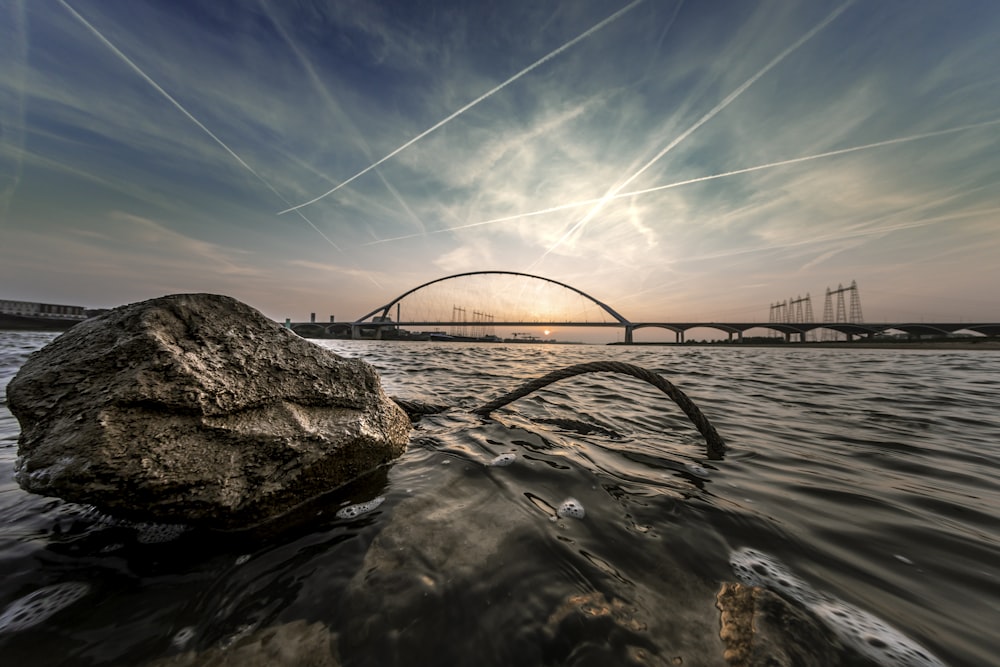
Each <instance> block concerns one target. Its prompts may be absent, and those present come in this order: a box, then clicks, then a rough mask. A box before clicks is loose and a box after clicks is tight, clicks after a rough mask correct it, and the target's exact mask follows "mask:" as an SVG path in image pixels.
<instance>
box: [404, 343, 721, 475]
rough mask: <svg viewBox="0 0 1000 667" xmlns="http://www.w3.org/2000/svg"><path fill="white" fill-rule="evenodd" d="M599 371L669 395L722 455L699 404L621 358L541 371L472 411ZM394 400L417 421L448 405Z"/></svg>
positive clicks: (711, 450)
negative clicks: (644, 383) (546, 371)
mask: <svg viewBox="0 0 1000 667" xmlns="http://www.w3.org/2000/svg"><path fill="white" fill-rule="evenodd" d="M598 372H612V373H624V374H625V375H631V376H632V377H634V378H638V379H640V380H645V381H646V382H648V383H649V384H651V385H653V386H654V387H656V388H657V389H659V390H660V391H662V392H663V393H664V394H666V395H667V396H669V397H670V398H671V399H672V400H673V401H674V403H676V404H677V405H678V406H679V407H680V409H681V410H683V411H684V414H685V415H687V417H688V419H690V420H691V423H692V424H694V426H695V428H697V429H698V432H699V433H701V435H702V437H704V438H705V444H706V447H705V451H706V454H707V456H708V458H709V459H712V460H716V461H718V460H721V459H722V457H723V455H724V454H725V452H726V442H725V441H724V440H723V439H722V436H720V435H719V433H718V431H716V430H715V427H714V426H712V423H711V422H710V421H708V417H706V416H705V414H704V413H703V412H702V411H701V410H700V409H699V408H698V406H697V405H695V404H694V401H692V400H691V399H690V398H688V396H687V394H685V393H684V392H683V391H681V390H680V389H678V388H677V387H675V386H674V385H673V384H671V382H670V381H669V380H667V379H665V378H663V377H662V376H660V375H658V374H656V373H654V372H652V371H649V370H646V369H645V368H642V367H641V366H635V365H634V364H627V363H624V362H620V361H591V362H589V363H585V364H575V365H573V366H567V367H566V368H563V369H560V370H558V371H553V372H552V373H549V374H547V375H543V376H542V377H540V378H538V379H535V380H531V381H530V382H527V383H525V384H523V385H521V386H520V387H518V388H517V389H515V390H514V391H512V392H510V393H507V394H504V395H503V396H501V397H500V398H497V399H495V400H492V401H490V402H489V403H487V404H486V405H484V406H482V407H479V408H476V409H475V410H473V411H472V413H473V414H477V415H482V416H484V417H488V416H489V414H490V413H491V412H493V411H494V410H496V409H497V408H501V407H503V406H505V405H507V404H508V403H513V402H514V401H516V400H517V399H519V398H523V397H525V396H527V395H528V394H530V393H532V392H533V391H537V390H538V389H541V388H542V387H545V386H547V385H550V384H552V383H553V382H558V381H559V380H565V379H566V378H571V377H574V376H576V375H583V374H584V373H598ZM393 401H395V402H396V404H397V405H399V407H401V408H402V409H403V410H404V411H405V412H406V414H407V415H409V417H410V419H411V420H412V421H417V420H418V419H420V417H422V416H423V415H432V414H436V413H438V412H444V411H445V410H447V409H448V406H443V405H433V404H430V403H423V402H420V401H408V400H403V399H398V398H394V399H393Z"/></svg>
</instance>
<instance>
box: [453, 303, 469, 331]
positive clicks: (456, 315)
mask: <svg viewBox="0 0 1000 667" xmlns="http://www.w3.org/2000/svg"><path fill="white" fill-rule="evenodd" d="M451 322H452V325H451V335H452V336H466V335H468V332H467V331H466V327H465V308H463V307H461V306H452V307H451Z"/></svg>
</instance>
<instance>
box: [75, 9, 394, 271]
mask: <svg viewBox="0 0 1000 667" xmlns="http://www.w3.org/2000/svg"><path fill="white" fill-rule="evenodd" d="M58 2H59V4H60V5H62V6H63V7H65V8H66V11H68V12H69V13H70V14H72V15H73V18H75V19H76V20H77V21H79V22H80V23H81V24H83V26H84V27H85V28H87V30H89V31H90V32H91V33H93V35H94V36H95V37H97V39H99V40H100V41H101V43H102V44H104V45H105V46H106V47H108V48H109V49H110V50H111V52H112V53H114V54H115V55H116V56H117V57H118V58H119V59H120V60H121V61H122V62H124V63H125V64H126V65H128V66H129V67H130V68H131V69H132V71H134V72H135V73H136V74H138V75H139V76H140V77H142V79H143V80H144V81H145V82H146V83H148V84H149V85H150V86H152V87H153V89H154V90H155V91H156V92H158V93H159V94H160V95H162V96H163V97H164V98H166V99H167V101H168V102H170V103H171V104H172V105H174V107H176V108H177V110H178V111H180V112H181V113H182V114H184V115H185V116H187V118H188V120H190V121H191V122H192V123H194V124H195V125H197V126H198V128H199V129H201V131H202V132H204V133H205V134H207V135H208V136H209V137H210V138H211V139H212V140H213V141H214V142H215V143H217V144H218V145H219V146H221V147H222V149H223V150H225V151H226V152H227V153H229V154H230V155H231V156H232V157H233V159H235V160H236V161H237V162H239V163H240V164H241V165H242V166H243V168H244V169H246V170H247V171H249V172H250V173H251V174H253V175H254V177H256V178H257V180H258V181H260V182H261V183H263V184H264V185H265V186H266V187H267V189H268V190H270V191H271V192H273V193H274V194H275V195H276V196H277V197H278V199H280V200H281V201H283V202H285V203H286V204H287V203H289V202H288V200H287V199H285V197H284V196H283V195H282V194H281V193H280V192H278V191H277V190H276V189H275V187H274V186H273V185H271V184H270V183H269V182H268V181H267V180H266V179H265V178H264V177H263V176H261V175H260V174H258V173H257V172H256V170H254V168H253V167H251V166H250V165H249V164H247V163H246V161H245V160H244V159H243V158H241V157H240V156H239V155H238V154H237V153H236V151H234V150H233V149H232V148H230V147H229V146H227V145H226V143H225V142H224V141H222V139H220V138H219V137H217V136H215V133H213V132H212V131H211V130H210V129H208V128H207V127H205V124H204V123H202V122H201V121H200V120H198V119H197V118H195V117H194V115H193V114H191V112H190V111H188V110H187V109H185V108H184V106H183V105H181V103H180V102H178V101H177V100H176V99H174V97H173V96H172V95H171V94H170V93H168V92H167V91H166V90H164V89H163V87H162V86H160V84H158V83H156V81H154V80H153V78H152V77H150V76H149V75H148V74H146V73H145V72H144V71H143V70H142V69H141V68H140V67H139V66H138V65H136V64H135V62H133V61H132V59H131V58H129V57H128V56H127V55H125V54H124V53H122V51H121V50H120V49H119V48H118V47H117V46H115V45H114V44H112V43H111V41H110V40H108V38H107V37H105V36H104V35H103V34H101V32H100V31H99V30H98V29H97V28H95V27H94V26H93V25H92V24H91V23H90V22H89V21H87V19H85V18H84V17H83V16H81V15H80V14H79V13H78V12H77V11H76V10H75V9H73V8H72V7H70V6H69V4H67V3H66V0H58ZM297 213H298V212H297ZM298 216H299V217H300V218H302V220H304V221H305V222H306V224H308V225H309V226H310V227H312V228H313V229H314V230H315V231H316V233H317V234H319V235H320V236H322V237H323V240H324V241H326V242H327V243H329V244H330V245H331V246H333V248H334V249H335V250H337V251H338V252H343V250H341V248H340V246H338V245H337V244H336V243H334V242H333V241H332V240H331V239H330V237H328V236H327V235H326V234H324V233H323V231H322V230H321V229H320V228H319V227H317V226H316V225H314V224H313V222H312V220H310V219H309V218H307V217H306V216H304V215H302V213H298ZM376 284H377V283H376Z"/></svg>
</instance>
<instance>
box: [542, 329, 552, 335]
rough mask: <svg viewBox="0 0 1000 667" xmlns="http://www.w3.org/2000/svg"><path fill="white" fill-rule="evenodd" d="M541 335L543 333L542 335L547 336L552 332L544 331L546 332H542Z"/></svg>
mask: <svg viewBox="0 0 1000 667" xmlns="http://www.w3.org/2000/svg"><path fill="white" fill-rule="evenodd" d="M542 333H544V334H545V335H546V336H548V335H549V334H550V333H552V332H551V331H549V330H548V329H546V330H545V331H543V332H542Z"/></svg>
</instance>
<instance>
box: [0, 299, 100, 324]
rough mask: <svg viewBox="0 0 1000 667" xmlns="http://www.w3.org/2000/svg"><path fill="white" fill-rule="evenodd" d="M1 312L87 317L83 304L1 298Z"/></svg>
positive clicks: (56, 317)
mask: <svg viewBox="0 0 1000 667" xmlns="http://www.w3.org/2000/svg"><path fill="white" fill-rule="evenodd" d="M0 313H2V314H4V315H21V316H24V317H51V318H54V319H66V320H82V319H86V315H85V314H84V312H83V306H61V305H57V304H54V303H35V302H34V301H8V300H5V299H0Z"/></svg>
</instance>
